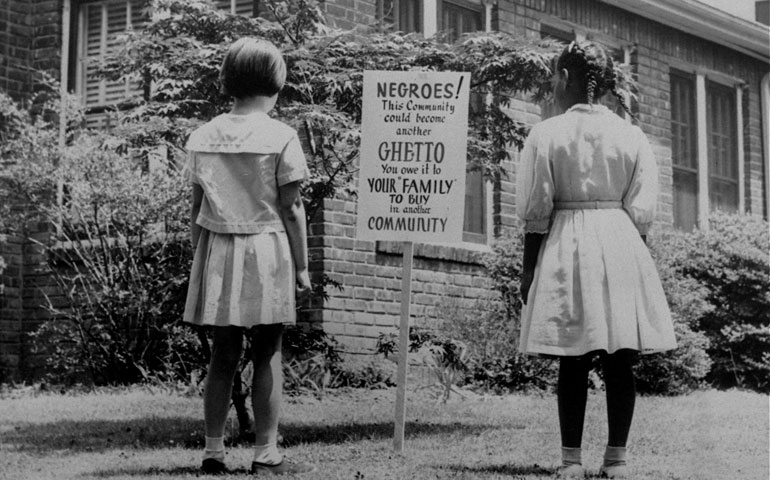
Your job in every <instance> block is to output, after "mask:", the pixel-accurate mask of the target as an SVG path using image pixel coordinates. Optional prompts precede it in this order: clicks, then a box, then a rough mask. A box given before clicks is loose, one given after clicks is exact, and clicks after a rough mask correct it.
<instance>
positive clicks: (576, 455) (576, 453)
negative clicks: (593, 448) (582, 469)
mask: <svg viewBox="0 0 770 480" xmlns="http://www.w3.org/2000/svg"><path fill="white" fill-rule="evenodd" d="M581 456H582V449H581V448H580V447H577V448H571V447H561V465H562V466H563V467H568V466H570V465H582V464H583V460H582V458H581Z"/></svg>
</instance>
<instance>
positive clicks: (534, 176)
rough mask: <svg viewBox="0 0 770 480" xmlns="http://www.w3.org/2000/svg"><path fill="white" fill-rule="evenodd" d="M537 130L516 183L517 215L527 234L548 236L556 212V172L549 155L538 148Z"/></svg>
mask: <svg viewBox="0 0 770 480" xmlns="http://www.w3.org/2000/svg"><path fill="white" fill-rule="evenodd" d="M538 137H539V135H538V133H537V130H536V128H533V129H532V130H531V131H530V134H529V136H528V137H527V139H526V140H525V142H524V148H523V149H522V150H521V155H520V161H519V171H518V172H517V182H516V185H517V186H516V213H517V214H518V216H519V218H520V219H521V220H522V221H523V222H524V231H525V232H526V233H548V230H549V228H550V222H551V212H552V211H553V191H554V184H553V172H552V171H551V162H550V159H549V158H548V152H547V151H542V150H543V149H539V148H538Z"/></svg>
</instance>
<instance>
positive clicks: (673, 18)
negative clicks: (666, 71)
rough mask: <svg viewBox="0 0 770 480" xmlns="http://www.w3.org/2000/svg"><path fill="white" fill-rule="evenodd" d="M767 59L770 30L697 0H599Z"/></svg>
mask: <svg viewBox="0 0 770 480" xmlns="http://www.w3.org/2000/svg"><path fill="white" fill-rule="evenodd" d="M601 1H602V2H604V3H607V4H610V5H614V6H616V7H618V8H622V9H623V10H626V11H629V12H632V13H635V14H637V15H640V16H642V17H645V18H648V19H651V20H654V21H656V22H658V23H662V24H663V25H668V26H670V27H673V28H676V29H677V30H681V31H683V32H687V33H689V34H692V35H695V36H698V37H700V38H703V39H706V40H710V41H712V42H715V43H718V44H720V45H724V46H726V47H729V48H732V49H734V50H737V51H739V52H742V53H745V54H747V55H750V56H751V57H754V58H757V59H759V60H762V61H764V62H766V63H770V31H768V27H766V26H765V25H762V24H761V23H758V22H752V21H749V20H745V19H743V18H740V17H736V16H734V15H731V14H730V13H728V12H724V11H722V10H719V9H717V8H714V7H712V6H710V5H706V4H704V3H702V2H699V1H697V0H601Z"/></svg>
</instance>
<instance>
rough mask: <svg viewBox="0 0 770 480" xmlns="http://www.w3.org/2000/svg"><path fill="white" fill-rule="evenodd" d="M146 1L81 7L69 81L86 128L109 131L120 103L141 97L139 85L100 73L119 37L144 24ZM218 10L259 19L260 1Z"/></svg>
mask: <svg viewBox="0 0 770 480" xmlns="http://www.w3.org/2000/svg"><path fill="white" fill-rule="evenodd" d="M145 3H146V1H145V0H94V1H84V2H81V3H79V4H78V9H77V16H76V22H77V23H76V25H75V26H74V27H73V29H72V31H73V32H76V44H75V45H74V52H75V55H74V61H75V64H74V65H73V67H74V68H72V69H71V72H72V76H71V77H70V80H71V81H72V82H73V84H74V89H75V92H76V93H77V94H78V95H79V96H80V99H81V102H82V103H83V105H84V106H85V107H86V112H87V125H88V126H89V127H91V128H108V127H109V126H110V125H111V124H112V122H113V120H114V119H113V118H112V114H113V113H112V112H114V111H115V110H116V109H118V108H119V107H120V105H121V104H125V103H130V102H131V101H132V99H136V98H137V97H141V96H142V95H143V92H142V91H141V90H140V89H139V88H138V84H137V83H136V82H131V81H127V80H122V81H111V80H105V79H103V78H100V77H99V76H98V75H97V71H98V69H99V67H100V65H101V63H102V62H103V61H104V59H105V58H106V57H107V56H108V55H109V54H110V53H112V52H113V51H115V50H116V49H117V48H118V47H119V44H118V42H119V39H118V37H119V36H120V35H121V34H123V33H125V32H128V31H131V30H135V29H137V28H141V27H142V25H143V24H144V22H145V18H144V17H143V12H142V10H143V7H144V5H145ZM214 3H215V5H216V7H217V8H219V9H221V10H225V11H229V12H230V13H233V14H238V15H249V16H257V15H258V13H259V8H258V7H259V0H216V1H215V2H214Z"/></svg>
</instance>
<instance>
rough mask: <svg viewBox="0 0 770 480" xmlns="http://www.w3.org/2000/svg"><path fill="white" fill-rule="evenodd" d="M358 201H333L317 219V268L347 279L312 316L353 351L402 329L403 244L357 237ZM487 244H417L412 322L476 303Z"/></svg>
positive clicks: (313, 245) (313, 261)
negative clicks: (478, 246)
mask: <svg viewBox="0 0 770 480" xmlns="http://www.w3.org/2000/svg"><path fill="white" fill-rule="evenodd" d="M355 223H356V204H355V202H354V201H349V200H327V201H326V202H325V204H324V209H323V212H322V213H321V214H320V218H319V221H318V222H316V223H314V224H312V225H311V226H310V238H309V257H310V268H311V270H312V271H313V272H315V273H316V274H318V273H320V272H324V273H326V274H327V275H328V276H329V277H330V278H331V279H333V280H335V281H337V282H339V283H341V284H342V285H343V286H344V289H343V290H342V291H337V290H335V289H329V290H328V292H327V293H328V294H329V299H328V301H327V302H326V303H325V304H324V306H323V308H322V309H320V308H319V309H318V310H316V311H315V312H314V313H313V314H312V315H311V319H312V320H313V321H315V322H321V323H322V324H323V328H324V330H325V331H326V332H327V333H328V334H330V335H332V336H334V337H335V338H336V339H337V340H338V341H339V342H340V343H341V344H342V345H343V346H344V348H345V349H346V350H347V351H352V352H371V350H372V349H373V348H374V347H375V345H376V339H377V336H378V335H379V334H380V333H395V332H396V330H395V327H397V326H398V323H399V318H400V305H401V304H400V300H401V273H402V265H403V259H402V244H401V243H400V242H372V241H363V240H357V239H356V238H355ZM481 255H482V253H481V251H476V250H471V249H463V248H455V247H447V246H437V245H427V244H415V250H414V265H413V269H412V303H411V305H412V307H411V314H412V319H413V322H414V323H415V324H416V325H418V326H422V327H435V326H436V324H437V322H438V321H440V320H441V319H442V318H441V317H443V316H446V315H449V314H451V313H456V314H458V315H461V314H463V313H464V312H465V311H468V310H469V309H471V308H473V305H474V302H475V301H476V299H480V298H483V296H484V294H485V293H486V292H488V290H489V287H488V283H487V280H486V277H485V275H484V272H483V269H482V268H481V266H480V259H481Z"/></svg>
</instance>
